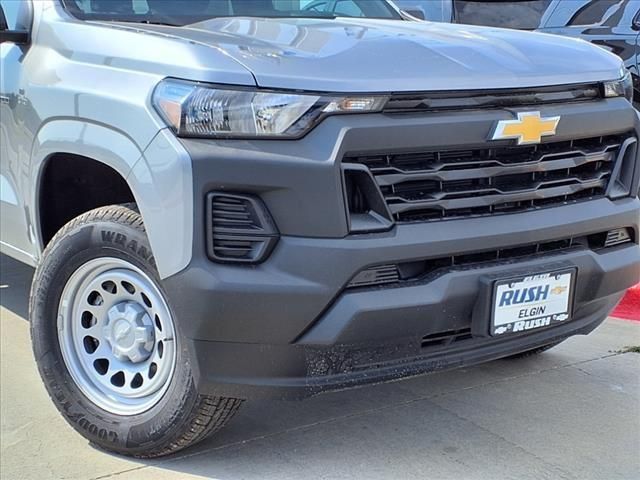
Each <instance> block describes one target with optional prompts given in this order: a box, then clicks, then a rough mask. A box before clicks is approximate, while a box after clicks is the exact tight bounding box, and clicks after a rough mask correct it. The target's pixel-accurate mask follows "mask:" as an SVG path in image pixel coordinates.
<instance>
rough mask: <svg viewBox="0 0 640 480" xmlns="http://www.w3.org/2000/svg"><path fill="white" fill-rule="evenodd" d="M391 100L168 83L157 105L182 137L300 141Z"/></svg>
mask: <svg viewBox="0 0 640 480" xmlns="http://www.w3.org/2000/svg"><path fill="white" fill-rule="evenodd" d="M386 101H387V97H380V96H370V97H366V96H363V97H360V96H357V97H326V96H321V95H311V94H297V93H289V92H267V91H264V92H263V91H259V90H251V89H240V88H237V89H234V88H228V87H214V86H208V85H203V84H196V83H191V82H185V81H181V80H164V81H162V82H161V83H160V84H159V85H158V87H157V88H156V90H155V92H154V94H153V105H154V107H155V108H156V110H157V111H158V113H159V114H160V115H161V116H162V118H163V119H164V120H165V122H166V123H167V124H168V125H169V126H171V127H172V128H173V129H174V131H175V132H176V134H177V135H179V136H187V137H222V138H238V137H242V138H248V137H249V138H250V137H259V138H262V137H266V138H269V137H273V138H296V137H299V136H301V135H303V134H305V133H306V132H307V131H309V130H310V129H311V128H313V126H314V125H315V124H316V123H317V122H318V121H319V120H320V119H321V118H322V117H324V116H326V115H335V114H344V113H364V112H376V111H380V110H382V107H383V106H384V105H385V103H386Z"/></svg>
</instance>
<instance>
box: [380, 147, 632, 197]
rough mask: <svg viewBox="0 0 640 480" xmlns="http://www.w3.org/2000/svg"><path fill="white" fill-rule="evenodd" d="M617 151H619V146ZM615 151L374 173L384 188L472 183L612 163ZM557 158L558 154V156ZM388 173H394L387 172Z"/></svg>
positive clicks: (397, 169)
mask: <svg viewBox="0 0 640 480" xmlns="http://www.w3.org/2000/svg"><path fill="white" fill-rule="evenodd" d="M615 148H619V145H617V146H616V147H615ZM615 148H612V149H607V150H606V151H603V152H599V153H586V154H572V155H571V156H569V157H567V158H561V159H559V160H546V161H545V160H538V161H536V162H526V163H523V164H515V165H514V164H511V165H509V164H505V163H501V162H498V161H496V162H492V163H491V164H485V165H480V166H478V163H477V162H475V163H473V162H465V163H462V164H459V166H463V167H464V168H455V169H451V168H447V167H450V166H448V165H446V164H440V165H437V166H434V167H433V168H432V169H430V170H424V171H422V170H421V171H416V172H406V171H403V170H401V169H399V168H394V167H391V168H388V169H381V168H378V169H376V168H374V169H371V172H372V173H373V174H374V175H375V176H376V180H377V181H378V185H380V186H381V187H384V186H387V185H398V184H402V183H404V182H407V181H443V182H447V181H455V180H470V179H473V178H483V177H485V178H488V179H491V178H492V177H498V176H505V175H517V174H523V173H542V172H551V171H554V170H562V169H571V168H576V167H581V166H583V165H588V164H590V163H596V162H607V163H611V162H613V161H614V160H615V151H614V150H615ZM556 157H557V155H556ZM457 166H458V165H457ZM387 171H393V172H392V173H387Z"/></svg>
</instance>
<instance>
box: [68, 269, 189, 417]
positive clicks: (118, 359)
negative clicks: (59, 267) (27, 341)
mask: <svg viewBox="0 0 640 480" xmlns="http://www.w3.org/2000/svg"><path fill="white" fill-rule="evenodd" d="M57 326H58V341H59V344H60V349H61V351H62V356H63V358H64V362H65V364H66V366H67V369H68V371H69V373H70V374H71V377H72V378H73V380H74V382H75V384H76V385H77V386H78V388H80V390H81V391H82V392H83V393H84V394H85V396H86V397H87V398H88V399H89V400H90V401H91V402H92V403H94V404H95V405H96V406H98V407H100V408H102V409H103V410H106V411H108V412H110V413H113V414H117V415H137V414H140V413H143V412H145V411H147V410H149V409H151V408H153V407H154V406H155V405H157V404H158V402H159V401H160V399H161V398H162V396H163V395H164V394H165V393H166V391H167V388H168V387H169V384H170V382H171V378H172V376H173V373H174V370H175V364H176V352H177V347H176V336H175V327H174V323H173V318H172V316H171V312H170V310H169V308H168V306H167V303H166V301H165V300H164V297H163V295H162V293H161V292H160V290H159V289H158V287H157V286H156V285H155V283H154V282H153V280H151V278H150V277H149V276H148V275H147V274H146V273H144V272H143V271H142V270H141V269H139V268H138V267H136V266H134V265H132V264H131V263H129V262H127V261H125V260H122V259H119V258H111V257H108V258H99V259H94V260H91V261H89V262H87V263H85V264H84V265H82V266H81V267H80V268H78V269H77V270H76V271H75V272H74V273H73V274H72V275H71V277H70V278H69V280H68V281H67V284H66V285H65V288H64V290H63V293H62V296H61V298H60V305H59V307H58V316H57Z"/></svg>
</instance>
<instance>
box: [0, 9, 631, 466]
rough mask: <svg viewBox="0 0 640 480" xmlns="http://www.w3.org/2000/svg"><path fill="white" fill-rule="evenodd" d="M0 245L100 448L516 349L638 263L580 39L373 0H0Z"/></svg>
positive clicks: (181, 440) (616, 120) (604, 301)
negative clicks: (15, 266)
mask: <svg viewBox="0 0 640 480" xmlns="http://www.w3.org/2000/svg"><path fill="white" fill-rule="evenodd" d="M0 5H1V6H2V10H3V14H2V15H0V40H1V47H0V78H1V82H0V99H1V103H0V110H1V123H0V155H1V160H2V161H1V170H0V182H1V183H0V192H1V208H2V210H1V216H2V219H1V220H2V224H1V225H2V228H1V232H2V237H1V245H2V251H3V252H5V253H6V254H8V255H10V256H12V257H15V258H17V259H19V260H21V261H23V262H26V263H28V264H30V265H33V266H35V267H37V268H36V272H35V276H34V279H33V287H32V291H31V298H30V322H31V332H32V338H33V350H34V353H35V358H36V361H37V363H38V367H39V370H40V373H41V375H42V378H43V381H44V384H45V386H46V388H47V389H48V391H49V394H50V396H51V399H52V400H53V402H54V403H55V404H56V406H57V407H58V409H59V410H60V412H61V413H62V415H64V417H65V418H66V419H67V420H68V421H69V423H70V424H71V425H72V426H73V427H74V428H75V429H76V430H78V431H79V432H80V433H81V434H82V435H84V436H85V437H86V438H87V439H89V440H90V441H91V442H92V443H94V444H96V445H98V446H100V447H101V448H104V449H107V450H110V451H113V452H118V453H121V454H126V455H132V456H137V457H155V456H161V455H165V454H169V453H172V452H175V451H177V450H179V449H182V448H184V447H187V446H189V445H191V444H194V443H195V442H198V441H200V440H201V439H203V438H205V437H206V436H207V435H208V434H210V433H212V432H214V431H216V430H218V429H219V428H220V427H221V426H222V425H223V424H224V423H225V422H226V421H227V420H228V419H229V418H231V417H232V416H233V414H234V413H235V412H236V411H237V410H238V408H239V407H240V406H241V404H242V402H243V401H244V400H246V399H259V398H265V397H275V398H301V397H306V396H309V395H314V394H317V393H320V392H324V391H328V390H333V389H343V388H348V387H353V386H357V385H363V384H370V383H374V382H382V381H387V380H393V379H398V378H403V377H408V376H412V375H418V374H422V373H426V372H432V371H435V370H440V369H446V368H454V367H460V366H464V365H469V364H474V363H478V362H485V361H489V360H493V359H497V358H503V357H512V356H517V355H522V354H531V353H536V352H540V351H542V350H544V349H547V348H549V347H551V346H553V345H555V344H557V343H559V342H561V341H562V340H564V339H566V338H567V337H569V336H571V335H575V334H587V333H589V332H590V331H592V330H593V329H594V328H596V327H597V326H598V325H599V324H600V323H601V322H602V321H603V320H604V319H605V317H606V316H607V315H608V313H609V312H610V311H611V310H612V309H613V308H614V306H615V305H616V303H617V302H618V301H619V299H620V298H621V297H622V295H623V292H624V291H625V289H627V288H628V287H630V286H632V285H634V284H635V283H637V282H638V280H639V279H640V246H639V245H638V241H639V238H640V200H639V199H638V190H639V184H640V167H639V166H638V165H639V163H638V158H639V152H638V137H639V135H640V118H639V116H638V113H637V112H636V111H635V110H634V109H633V108H632V106H631V104H630V102H629V99H630V97H631V90H632V88H631V83H630V78H629V75H628V74H627V73H626V71H625V69H624V68H623V65H622V62H621V61H620V59H618V58H617V57H615V56H614V55H612V54H610V53H608V52H605V51H604V50H602V49H600V48H597V47H594V46H592V45H589V44H587V43H586V42H583V41H581V40H574V39H565V38H559V37H554V36H549V35H544V34H536V33H526V32H516V31H509V30H500V29H488V28H483V27H471V26H461V25H446V24H429V23H422V22H416V21H413V20H412V18H411V17H409V16H407V15H405V14H404V13H403V12H401V11H399V10H398V9H397V8H396V7H395V6H394V5H393V4H392V3H390V2H387V1H386V0H337V1H336V0H331V1H328V2H325V3H324V6H322V5H318V4H317V2H311V1H307V0H211V1H209V0H190V1H166V0H38V1H32V0H23V1H21V2H15V1H12V0H0Z"/></svg>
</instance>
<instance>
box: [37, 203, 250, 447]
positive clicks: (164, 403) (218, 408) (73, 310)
mask: <svg viewBox="0 0 640 480" xmlns="http://www.w3.org/2000/svg"><path fill="white" fill-rule="evenodd" d="M30 319H31V338H32V344H33V351H34V354H35V358H36V362H37V364H38V369H39V371H40V375H41V376H42V379H43V381H44V384H45V386H46V388H47V390H48V392H49V395H50V396H51V399H52V400H53V402H54V403H55V405H56V407H57V408H58V409H59V410H60V412H61V413H62V415H63V416H64V417H65V419H66V420H67V421H68V422H69V423H70V424H71V426H72V427H73V428H75V429H76V430H77V431H78V432H79V433H80V434H82V435H83V436H84V437H85V438H87V439H88V440H89V441H90V442H91V443H92V444H94V445H96V446H98V447H100V448H103V449H106V450H109V451H112V452H115V453H119V454H124V455H130V456H135V457H140V458H151V457H159V456H162V455H167V454H170V453H174V452H176V451H178V450H181V449H183V448H186V447H188V446H190V445H193V444H194V443H196V442H198V441H200V440H202V439H204V438H205V437H207V436H208V435H209V434H211V433H213V432H214V431H216V430H218V429H219V428H221V427H222V426H223V425H224V424H225V423H226V421H227V420H228V419H230V418H231V417H232V416H233V415H234V413H235V412H236V411H237V409H238V408H239V406H240V404H241V403H242V401H241V400H238V399H232V398H222V397H211V396H204V395H200V394H198V392H197V391H196V388H195V385H194V380H193V377H192V374H191V366H190V363H189V359H188V355H187V352H186V350H185V348H184V345H182V344H181V341H180V336H179V334H178V330H177V328H176V325H175V322H174V319H173V314H172V311H171V308H170V306H169V305H168V303H167V301H166V300H165V295H164V292H163V289H162V285H161V282H160V280H159V278H158V274H157V271H156V268H155V263H154V259H153V256H152V254H151V248H150V246H149V242H148V240H147V237H146V233H145V229H144V224H143V222H142V218H141V216H140V214H139V213H138V211H137V210H136V208H135V206H134V205H118V206H109V207H104V208H99V209H97V210H93V211H91V212H88V213H85V214H84V215H82V216H80V217H78V218H76V219H74V220H72V221H71V222H70V223H68V224H67V225H66V226H65V227H64V228H62V230H61V231H60V232H58V234H57V235H56V236H55V238H54V239H53V240H52V241H51V243H50V244H49V246H48V247H47V249H46V250H45V252H44V257H43V261H42V263H41V264H40V266H39V267H38V269H37V270H36V273H35V276H34V279H33V285H32V289H31V298H30Z"/></svg>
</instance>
